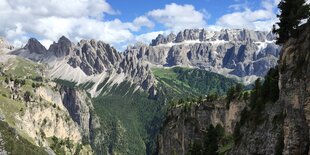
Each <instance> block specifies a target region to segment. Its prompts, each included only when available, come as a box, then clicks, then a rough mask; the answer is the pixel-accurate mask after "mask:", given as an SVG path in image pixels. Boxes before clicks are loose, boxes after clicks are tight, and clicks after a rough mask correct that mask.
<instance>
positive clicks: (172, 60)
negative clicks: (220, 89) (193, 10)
mask: <svg viewBox="0 0 310 155" xmlns="http://www.w3.org/2000/svg"><path fill="white" fill-rule="evenodd" d="M279 51H280V47H279V46H278V45H276V44H275V36H274V35H273V34H272V33H271V32H263V31H252V30H245V29H233V30H221V31H207V30H205V29H187V30H184V31H181V32H179V33H178V34H177V35H174V34H169V35H168V36H163V35H161V34H160V35H158V37H157V38H156V39H154V40H152V43H151V44H150V46H147V45H138V46H133V47H131V48H129V49H127V51H126V52H127V53H134V55H137V57H138V59H140V60H141V61H144V62H147V63H148V64H150V65H151V66H156V67H164V66H165V67H173V66H183V67H194V68H201V69H206V70H209V71H212V72H216V73H220V74H223V75H226V76H230V77H235V78H238V79H242V80H243V81H244V82H248V83H250V82H253V80H255V79H256V78H258V77H263V76H264V75H266V73H267V71H268V70H269V68H271V67H274V66H275V65H276V63H277V60H278V57H279Z"/></svg>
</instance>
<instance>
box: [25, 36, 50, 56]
mask: <svg viewBox="0 0 310 155" xmlns="http://www.w3.org/2000/svg"><path fill="white" fill-rule="evenodd" d="M24 48H25V49H28V50H29V51H30V53H36V54H47V50H46V48H45V47H44V46H43V45H42V44H41V43H40V42H39V41H38V40H37V39H35V38H30V39H29V40H28V42H27V44H26V45H25V47H24Z"/></svg>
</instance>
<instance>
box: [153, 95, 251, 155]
mask: <svg viewBox="0 0 310 155" xmlns="http://www.w3.org/2000/svg"><path fill="white" fill-rule="evenodd" d="M244 106H245V103H244V102H232V103H231V104H230V107H229V109H227V108H226V101H225V100H220V101H213V102H207V101H204V102H203V103H202V104H201V105H195V104H193V105H192V106H191V107H190V108H189V109H187V108H186V107H182V106H179V107H176V108H173V109H170V110H168V112H167V114H166V120H165V121H164V124H163V127H162V129H161V132H160V134H159V136H158V141H157V143H158V154H162V155H165V154H179V155H186V154H188V151H189V149H190V146H191V144H193V143H194V142H199V143H200V144H203V143H204V142H203V140H204V138H203V137H204V136H205V134H206V132H207V129H208V127H209V126H210V125H211V124H212V125H214V126H216V125H221V126H222V127H224V128H225V129H226V131H227V132H228V133H232V132H233V129H234V127H235V125H236V122H238V121H239V119H240V113H241V111H242V109H243V108H244Z"/></svg>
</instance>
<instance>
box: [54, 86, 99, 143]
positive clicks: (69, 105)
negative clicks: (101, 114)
mask: <svg viewBox="0 0 310 155" xmlns="http://www.w3.org/2000/svg"><path fill="white" fill-rule="evenodd" d="M60 94H61V96H62V102H63V105H64V106H65V107H66V109H67V110H68V112H69V114H70V117H71V118H72V119H73V121H75V122H76V123H77V124H78V125H79V126H80V128H81V129H82V131H83V136H84V137H87V138H88V139H89V138H90V134H91V133H90V130H91V126H93V123H94V122H92V119H91V115H93V114H92V112H91V111H92V110H93V107H92V104H91V102H90V99H88V98H87V97H86V96H84V95H85V92H79V91H78V90H76V89H74V88H69V87H65V86H62V87H61V89H60Z"/></svg>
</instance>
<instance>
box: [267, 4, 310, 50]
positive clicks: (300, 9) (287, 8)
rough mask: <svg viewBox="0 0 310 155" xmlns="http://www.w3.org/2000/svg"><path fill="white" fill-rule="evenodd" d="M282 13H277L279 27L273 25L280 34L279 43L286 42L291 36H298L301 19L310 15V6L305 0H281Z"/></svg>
mask: <svg viewBox="0 0 310 155" xmlns="http://www.w3.org/2000/svg"><path fill="white" fill-rule="evenodd" d="M278 7H279V9H280V11H281V13H280V15H277V17H278V18H279V20H280V22H278V23H277V25H278V27H279V28H276V26H275V25H274V26H273V32H274V33H276V34H278V38H277V44H283V43H285V42H286V41H287V40H288V39H289V38H291V37H297V35H298V29H299V27H300V24H301V21H302V20H303V19H307V18H309V16H310V6H309V5H308V4H306V2H305V0H281V2H280V3H279V5H278Z"/></svg>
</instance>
